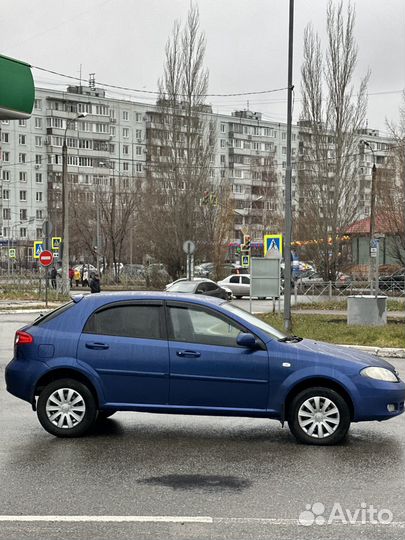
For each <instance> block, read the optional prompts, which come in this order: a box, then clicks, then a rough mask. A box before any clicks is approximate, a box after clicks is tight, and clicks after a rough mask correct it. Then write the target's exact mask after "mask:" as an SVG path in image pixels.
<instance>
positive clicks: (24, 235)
mask: <svg viewBox="0 0 405 540" xmlns="http://www.w3.org/2000/svg"><path fill="white" fill-rule="evenodd" d="M156 110H157V108H156V107H154V106H151V105H150V104H146V103H140V102H134V101H130V100H124V99H114V98H110V97H107V96H106V95H105V91H104V90H102V89H98V88H96V86H95V85H91V86H69V87H68V88H67V90H66V91H60V90H52V89H43V88H42V89H41V88H38V89H37V90H36V99H35V105H34V109H33V112H32V116H31V118H29V119H27V120H15V121H7V120H5V121H2V122H1V124H0V128H1V135H0V141H1V160H0V193H1V198H0V247H2V248H3V250H2V258H3V259H4V257H5V256H7V254H6V251H5V248H7V247H8V246H9V245H15V246H17V247H18V246H25V248H26V251H25V255H24V256H25V258H26V259H27V260H31V256H32V245H33V241H34V240H36V239H38V238H42V225H43V222H44V220H45V219H48V220H49V221H50V223H51V225H52V227H53V234H54V235H55V236H61V211H62V181H61V180H62V145H63V140H64V138H65V137H66V143H67V148H68V179H69V182H70V185H71V186H72V189H71V190H70V192H71V193H70V200H71V204H82V203H84V202H89V203H92V202H93V201H94V200H95V193H96V191H97V189H98V188H99V187H100V186H104V188H106V189H108V187H109V186H111V185H113V184H114V182H116V180H117V179H120V181H125V179H127V181H128V182H129V181H131V180H130V179H134V178H139V179H140V181H145V180H146V178H147V176H146V167H147V163H148V160H149V159H150V156H149V157H148V152H151V150H152V148H151V147H152V146H153V140H152V139H151V137H150V136H148V133H149V134H151V133H152V132H153V130H152V129H151V128H152V127H153V122H154V119H153V118H154V113H155V112H156ZM204 114H206V115H208V116H209V117H210V120H211V121H212V124H213V125H214V126H215V129H216V137H215V139H214V141H213V144H215V152H214V157H213V161H212V172H211V175H212V181H213V183H214V184H215V181H221V180H224V179H225V181H229V183H230V186H231V190H232V197H233V199H234V201H235V224H234V237H235V239H239V238H240V236H241V231H242V230H246V231H247V230H249V232H250V234H251V235H252V237H257V238H261V236H262V234H263V232H264V231H268V232H278V230H275V228H278V227H279V225H278V223H279V222H280V219H281V217H282V215H283V212H284V182H285V172H286V161H287V129H286V125H285V124H282V123H278V122H271V121H268V120H264V119H263V118H262V115H261V113H256V112H252V111H248V110H243V111H235V112H234V113H232V115H225V114H213V113H212V112H211V110H210V109H209V108H208V107H207V109H206V110H204ZM78 116H83V117H82V118H80V119H77V117H78ZM300 130H301V127H300V126H293V131H292V199H293V209H294V210H297V209H298V206H299V204H300V200H299V189H298V186H299V176H298V160H299V157H300V154H299V152H300V145H301V144H302V141H300V138H301V134H300ZM360 140H365V141H367V142H368V143H369V145H370V146H371V147H372V148H373V150H374V152H371V151H370V150H369V149H368V147H365V148H364V149H363V151H362V152H361V151H359V159H360V160H361V168H360V177H359V207H360V208H359V210H360V212H359V217H367V215H368V214H369V211H370V194H371V167H372V164H373V160H374V159H375V160H376V164H377V167H378V166H381V165H383V164H384V163H385V160H386V154H387V150H388V148H389V145H390V143H391V141H390V140H389V139H388V138H385V137H381V136H380V134H379V133H378V131H376V130H369V129H366V130H364V131H362V133H359V141H360ZM301 204H303V203H302V201H301Z"/></svg>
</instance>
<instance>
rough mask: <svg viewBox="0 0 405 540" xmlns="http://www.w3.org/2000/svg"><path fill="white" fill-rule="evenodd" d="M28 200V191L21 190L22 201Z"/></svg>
mask: <svg viewBox="0 0 405 540" xmlns="http://www.w3.org/2000/svg"><path fill="white" fill-rule="evenodd" d="M26 200H27V192H26V191H20V201H26Z"/></svg>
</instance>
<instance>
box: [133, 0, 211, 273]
mask: <svg viewBox="0 0 405 540" xmlns="http://www.w3.org/2000/svg"><path fill="white" fill-rule="evenodd" d="M204 54H205V37H204V34H203V33H201V31H200V28H199V14H198V9H197V7H196V6H195V5H192V6H191V8H190V10H189V13H188V17H187V21H186V23H185V25H184V27H182V26H181V25H180V23H179V22H176V23H175V24H174V27H173V32H172V34H171V36H170V38H169V40H168V42H167V45H166V51H165V66H164V75H163V78H162V80H160V81H159V89H160V96H159V99H158V102H157V110H156V111H154V112H150V113H148V114H149V118H150V127H149V129H148V130H147V142H148V154H147V178H146V182H145V196H144V200H145V204H144V205H143V210H142V227H143V231H144V234H143V236H144V238H145V239H148V240H149V249H150V251H151V253H152V254H153V255H154V256H155V258H156V259H157V260H159V261H161V262H163V263H165V264H166V266H167V268H168V270H169V273H170V274H171V275H172V276H173V277H177V276H179V275H180V274H181V273H182V272H183V270H184V266H185V264H184V263H185V260H184V259H185V255H184V253H183V249H182V246H183V243H184V241H185V240H194V241H196V242H197V248H198V249H197V251H198V252H201V251H202V250H203V249H204V248H203V246H204V245H207V242H208V241H211V240H212V238H211V239H210V238H209V234H208V232H207V228H206V227H205V226H204V223H205V222H206V215H205V214H206V209H204V208H203V205H202V204H201V201H202V199H203V196H204V192H206V191H208V192H211V191H215V190H216V188H215V168H214V166H213V163H214V161H213V159H214V149H215V125H214V122H213V121H212V115H211V108H210V107H209V106H207V105H206V104H205V99H206V97H205V96H206V94H207V89H208V72H207V70H206V69H205V68H204ZM200 247H201V249H200Z"/></svg>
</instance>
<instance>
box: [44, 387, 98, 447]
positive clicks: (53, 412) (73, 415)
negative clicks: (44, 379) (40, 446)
mask: <svg viewBox="0 0 405 540" xmlns="http://www.w3.org/2000/svg"><path fill="white" fill-rule="evenodd" d="M37 415H38V420H39V421H40V423H41V425H42V427H43V428H44V429H45V430H46V431H48V433H51V434H52V435H56V437H81V436H82V435H84V434H85V433H86V432H87V431H88V430H89V429H90V428H91V426H92V425H93V424H94V422H95V420H96V418H97V404H96V400H95V397H94V396H93V394H92V392H91V391H90V390H89V388H88V387H87V386H86V385H85V384H83V383H81V382H79V381H76V380H75V379H59V380H56V381H53V382H51V383H49V384H48V385H46V386H45V388H44V389H43V390H42V391H41V393H40V395H39V398H38V403H37Z"/></svg>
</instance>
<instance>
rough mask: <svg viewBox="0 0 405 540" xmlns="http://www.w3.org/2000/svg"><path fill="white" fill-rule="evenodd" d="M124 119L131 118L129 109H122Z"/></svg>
mask: <svg viewBox="0 0 405 540" xmlns="http://www.w3.org/2000/svg"><path fill="white" fill-rule="evenodd" d="M122 119H123V120H129V113H128V111H122Z"/></svg>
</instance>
